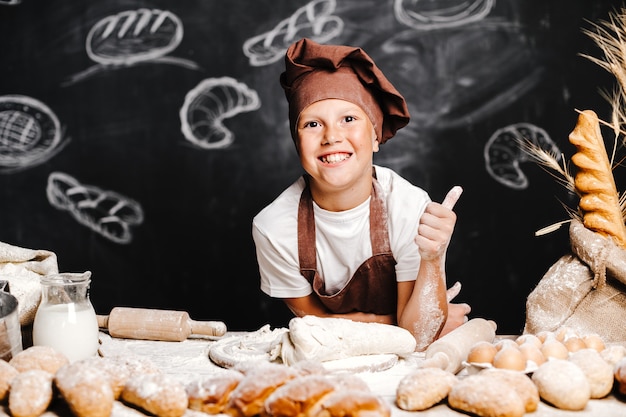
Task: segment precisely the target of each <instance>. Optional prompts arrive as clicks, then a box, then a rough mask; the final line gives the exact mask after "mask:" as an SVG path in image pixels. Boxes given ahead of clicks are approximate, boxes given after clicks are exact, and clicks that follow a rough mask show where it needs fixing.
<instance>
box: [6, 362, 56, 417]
mask: <svg viewBox="0 0 626 417" xmlns="http://www.w3.org/2000/svg"><path fill="white" fill-rule="evenodd" d="M52 378H53V375H52V374H51V373H49V372H46V371H42V370H41V369H32V370H30V371H26V372H22V373H20V374H18V375H17V376H16V377H14V378H13V379H12V380H11V391H10V392H9V411H10V412H11V415H12V416H13V417H39V416H40V415H42V414H43V413H44V411H46V410H47V409H48V406H49V405H50V402H51V401H52Z"/></svg>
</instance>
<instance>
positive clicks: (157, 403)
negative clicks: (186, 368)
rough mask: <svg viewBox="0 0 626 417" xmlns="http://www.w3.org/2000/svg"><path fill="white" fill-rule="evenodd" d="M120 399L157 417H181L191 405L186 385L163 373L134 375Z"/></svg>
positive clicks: (127, 382)
mask: <svg viewBox="0 0 626 417" xmlns="http://www.w3.org/2000/svg"><path fill="white" fill-rule="evenodd" d="M120 398H121V399H122V400H123V401H124V402H126V403H129V404H132V405H134V406H136V407H139V408H141V409H142V410H145V411H147V412H149V413H151V414H153V415H155V416H157V417H181V416H182V415H183V414H185V410H187V406H188V404H189V399H188V398H187V392H186V391H185V387H184V385H182V383H180V382H179V381H178V380H176V379H174V378H173V377H171V376H169V375H166V374H162V373H153V374H139V375H133V376H132V377H131V378H130V379H129V380H128V381H126V385H125V386H124V390H123V391H122V395H121V396H120Z"/></svg>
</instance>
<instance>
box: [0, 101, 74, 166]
mask: <svg viewBox="0 0 626 417" xmlns="http://www.w3.org/2000/svg"><path fill="white" fill-rule="evenodd" d="M65 142H66V141H64V140H63V135H62V132H61V124H60V123H59V119H58V118H57V116H56V115H55V114H54V113H53V112H52V110H50V108H48V106H46V105H45V104H43V103H42V102H40V101H39V100H36V99H34V98H32V97H27V96H21V95H6V96H0V173H7V172H14V171H19V170H22V169H25V168H29V167H32V166H34V165H37V164H40V163H42V162H45V161H47V160H49V159H50V158H52V157H53V156H54V155H56V154H57V153H58V152H59V151H60V150H61V149H62V147H63V145H65Z"/></svg>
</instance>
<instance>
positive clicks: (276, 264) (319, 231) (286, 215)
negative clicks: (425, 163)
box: [252, 166, 431, 298]
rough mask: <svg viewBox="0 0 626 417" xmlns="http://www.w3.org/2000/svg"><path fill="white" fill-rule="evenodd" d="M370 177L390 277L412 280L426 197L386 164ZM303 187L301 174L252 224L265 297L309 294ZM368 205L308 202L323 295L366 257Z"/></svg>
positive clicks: (335, 289) (368, 246) (368, 253)
mask: <svg viewBox="0 0 626 417" xmlns="http://www.w3.org/2000/svg"><path fill="white" fill-rule="evenodd" d="M376 178H377V179H378V182H379V184H380V186H381V189H382V195H381V197H382V198H383V200H384V201H385V204H386V205H387V213H388V216H389V219H388V227H389V238H390V244H391V251H392V253H393V256H394V258H395V259H396V262H397V265H396V279H397V281H412V280H415V279H416V277H417V271H418V269H419V263H420V256H419V252H418V248H417V245H416V244H415V241H414V240H415V236H416V234H417V227H418V224H419V219H420V217H421V216H422V214H423V213H424V210H425V208H426V205H427V204H428V203H429V202H430V201H431V200H430V197H429V196H428V194H427V193H426V192H425V191H424V190H423V189H421V188H419V187H416V186H414V185H412V184H411V183H409V182H408V181H407V180H405V179H404V178H402V177H401V176H400V175H398V174H397V173H395V172H394V171H392V170H391V169H389V168H384V167H380V166H376ZM304 186H305V181H304V178H303V177H300V178H298V180H296V181H295V182H294V183H293V184H292V185H290V186H289V187H288V188H287V189H286V190H285V191H283V192H282V193H281V194H280V195H279V196H278V197H277V198H276V199H275V200H274V201H273V202H272V203H270V204H269V205H268V206H267V207H265V208H264V209H263V210H261V212H259V214H257V215H256V216H255V217H254V219H253V222H252V237H253V239H254V243H255V245H256V255H257V262H258V264H259V272H260V275H261V290H262V291H263V292H265V293H266V294H268V295H269V296H271V297H275V298H295V297H304V296H307V295H309V294H311V293H312V292H313V288H312V287H311V285H310V284H309V282H308V281H307V280H306V279H305V278H304V277H303V276H302V275H301V274H300V263H299V259H298V234H297V230H298V204H299V202H300V196H301V194H302V190H303V189H304ZM369 203H370V201H369V199H368V200H367V201H365V202H364V203H362V204H361V205H359V206H358V207H355V208H353V209H350V210H346V211H341V212H331V211H327V210H324V209H322V208H320V207H319V206H318V205H317V204H315V202H313V212H314V216H315V236H316V251H317V271H318V273H319V274H320V276H321V278H322V279H323V280H324V283H325V289H326V291H327V292H328V294H334V293H335V292H338V291H339V290H341V289H342V288H343V287H344V286H345V285H346V284H347V282H348V280H349V279H350V278H351V277H352V275H353V274H354V272H355V271H356V270H357V269H358V267H359V266H360V265H361V264H362V263H363V262H364V261H365V260H366V259H368V258H369V257H371V256H372V245H371V241H370V230H369V229H370V227H369Z"/></svg>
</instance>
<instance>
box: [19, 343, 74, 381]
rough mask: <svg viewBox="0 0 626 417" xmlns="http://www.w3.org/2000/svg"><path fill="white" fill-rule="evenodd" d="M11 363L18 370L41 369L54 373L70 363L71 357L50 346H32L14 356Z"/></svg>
mask: <svg viewBox="0 0 626 417" xmlns="http://www.w3.org/2000/svg"><path fill="white" fill-rule="evenodd" d="M9 363H10V364H11V365H12V366H13V367H14V368H15V369H17V371H18V372H25V371H30V370H31V369H41V370H42V371H46V372H49V373H51V374H53V375H54V374H55V373H56V371H58V370H59V369H60V368H61V367H62V366H63V365H66V364H67V363H69V359H68V358H67V356H65V355H63V354H62V353H61V352H58V351H57V350H55V349H53V348H51V347H49V346H31V347H29V348H27V349H24V350H23V351H21V352H19V353H17V354H16V355H15V356H13V357H12V358H11V360H10V361H9Z"/></svg>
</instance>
